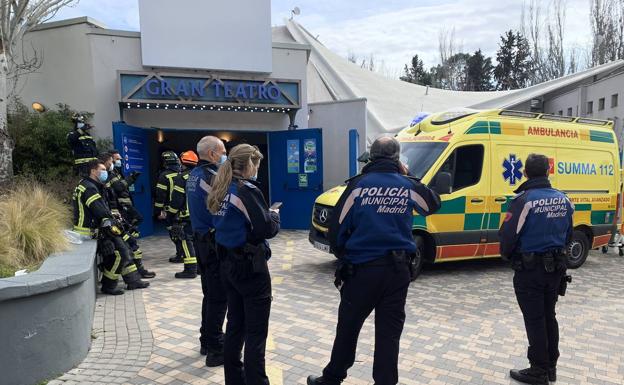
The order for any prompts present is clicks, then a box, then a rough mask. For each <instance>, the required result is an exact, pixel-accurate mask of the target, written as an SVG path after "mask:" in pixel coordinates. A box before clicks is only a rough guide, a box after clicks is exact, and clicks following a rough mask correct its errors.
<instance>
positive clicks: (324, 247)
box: [312, 241, 329, 253]
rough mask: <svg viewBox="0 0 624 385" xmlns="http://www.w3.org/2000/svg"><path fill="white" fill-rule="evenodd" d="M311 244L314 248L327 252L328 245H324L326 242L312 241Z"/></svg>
mask: <svg viewBox="0 0 624 385" xmlns="http://www.w3.org/2000/svg"><path fill="white" fill-rule="evenodd" d="M312 246H314V248H315V249H318V250H321V251H324V252H326V253H329V245H326V244H324V243H321V242H317V241H314V243H313V244H312Z"/></svg>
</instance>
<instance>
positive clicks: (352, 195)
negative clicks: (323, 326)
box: [308, 137, 440, 385]
mask: <svg viewBox="0 0 624 385" xmlns="http://www.w3.org/2000/svg"><path fill="white" fill-rule="evenodd" d="M399 153H400V145H399V142H398V141H397V140H396V139H394V138H391V137H382V138H379V139H377V140H376V141H375V142H374V143H373V144H372V146H371V149H370V158H371V161H370V163H368V164H367V165H366V166H364V168H363V169H362V173H361V174H360V175H358V176H356V177H354V178H352V179H351V180H349V181H348V185H347V188H346V190H345V191H344V193H343V194H342V196H341V197H340V199H339V200H338V203H337V205H336V207H335V208H334V213H335V214H334V215H333V216H332V218H331V219H330V230H329V234H330V245H331V248H332V250H334V253H335V254H336V256H337V257H338V258H339V267H338V270H337V271H336V278H337V281H336V286H338V287H340V294H341V300H340V307H339V309H338V326H337V328H336V339H335V340H334V346H333V349H332V354H331V359H330V361H329V364H327V366H326V367H325V369H324V370H323V375H322V376H321V377H317V376H309V377H308V385H337V384H340V383H341V382H342V381H343V380H344V379H345V378H346V377H347V370H348V369H349V368H350V367H351V366H353V363H354V360H355V349H356V345H357V339H358V335H359V333H360V329H361V328H362V324H363V323H364V321H365V320H366V318H368V316H369V314H370V313H371V312H372V311H373V310H375V359H374V363H373V378H374V380H375V384H377V385H391V384H396V383H397V382H398V357H399V339H400V337H401V332H402V331H403V324H404V322H405V299H406V297H407V290H408V287H409V283H410V256H411V255H413V254H414V253H415V252H416V244H415V242H414V237H413V234H412V221H413V217H412V215H413V214H412V213H413V211H414V210H416V211H417V212H418V213H419V214H420V215H430V214H433V213H435V212H436V211H437V210H438V209H439V208H440V198H439V196H438V194H436V193H435V192H433V191H432V190H430V189H429V188H427V187H426V186H424V185H423V184H421V183H420V182H419V181H418V179H415V178H410V177H408V176H406V175H405V174H407V169H406V168H405V166H403V165H402V164H401V163H400V161H399Z"/></svg>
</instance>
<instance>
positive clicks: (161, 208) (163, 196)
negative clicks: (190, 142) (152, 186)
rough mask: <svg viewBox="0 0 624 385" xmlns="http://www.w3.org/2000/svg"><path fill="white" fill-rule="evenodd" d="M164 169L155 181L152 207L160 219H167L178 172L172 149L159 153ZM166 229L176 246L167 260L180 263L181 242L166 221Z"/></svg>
mask: <svg viewBox="0 0 624 385" xmlns="http://www.w3.org/2000/svg"><path fill="white" fill-rule="evenodd" d="M161 158H162V161H163V166H164V169H163V171H162V172H161V173H160V174H159V175H158V181H157V182H156V193H155V194H154V195H155V199H154V208H155V211H156V215H157V216H158V219H160V220H166V219H167V209H168V208H169V204H170V202H171V194H173V187H174V179H175V177H176V176H178V174H179V173H180V160H179V159H178V155H177V154H176V153H175V152H173V151H165V152H163V153H162V155H161ZM167 230H168V231H169V238H171V241H172V242H173V244H174V245H175V247H176V255H175V256H174V257H172V258H169V262H172V263H182V262H184V259H183V257H182V255H183V254H184V253H183V251H182V243H181V242H180V240H179V239H178V237H177V235H176V230H177V229H174V228H173V226H172V225H171V224H170V223H169V222H167Z"/></svg>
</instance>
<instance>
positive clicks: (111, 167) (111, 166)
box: [108, 163, 115, 171]
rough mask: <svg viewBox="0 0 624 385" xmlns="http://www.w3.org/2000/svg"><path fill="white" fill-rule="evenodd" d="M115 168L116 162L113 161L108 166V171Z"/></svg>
mask: <svg viewBox="0 0 624 385" xmlns="http://www.w3.org/2000/svg"><path fill="white" fill-rule="evenodd" d="M114 169H115V164H113V163H111V165H110V167H109V168H108V171H113V170H114Z"/></svg>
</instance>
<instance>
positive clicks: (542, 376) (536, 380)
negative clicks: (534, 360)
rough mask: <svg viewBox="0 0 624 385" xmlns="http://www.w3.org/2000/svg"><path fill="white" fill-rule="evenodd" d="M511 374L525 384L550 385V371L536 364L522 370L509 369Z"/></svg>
mask: <svg viewBox="0 0 624 385" xmlns="http://www.w3.org/2000/svg"><path fill="white" fill-rule="evenodd" d="M509 376H510V377H511V378H513V379H514V380H516V381H520V382H524V383H525V384H532V385H548V372H547V371H546V370H544V369H541V368H538V367H535V366H531V367H530V368H527V369H522V370H518V369H512V370H510V371H509Z"/></svg>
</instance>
